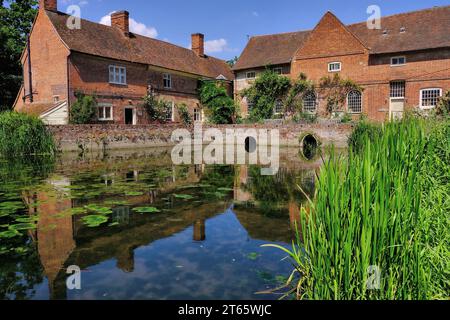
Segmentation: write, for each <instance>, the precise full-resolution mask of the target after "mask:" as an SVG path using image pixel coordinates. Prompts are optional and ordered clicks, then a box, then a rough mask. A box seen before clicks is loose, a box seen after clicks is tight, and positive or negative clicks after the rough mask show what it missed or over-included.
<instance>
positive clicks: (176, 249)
mask: <svg viewBox="0 0 450 320" xmlns="http://www.w3.org/2000/svg"><path fill="white" fill-rule="evenodd" d="M24 162H25V163H21V162H20V161H14V162H6V161H3V162H0V179H1V180H0V298H1V299H277V298H278V297H279V295H277V294H272V293H263V294H260V293H258V292H261V291H267V290H268V289H273V288H276V287H278V286H280V285H281V284H283V283H284V282H285V281H286V278H287V277H288V276H289V274H290V272H291V271H292V268H293V267H292V265H291V263H290V261H289V259H286V255H285V254H284V253H282V252H281V251H279V250H277V249H272V248H262V247H261V245H263V244H267V243H276V244H281V245H284V246H286V247H288V246H289V244H290V243H291V241H292V239H293V237H294V236H295V233H294V226H295V222H296V221H298V219H299V217H298V212H299V206H300V205H301V203H304V202H305V195H304V193H306V194H310V195H311V194H312V193H313V192H314V183H315V175H316V173H317V171H318V168H319V167H320V165H321V161H320V160H315V161H306V160H303V159H302V158H301V156H300V155H299V154H298V149H282V150H280V170H279V172H278V174H277V175H276V176H261V175H260V168H258V167H257V166H247V165H236V166H226V165H220V166H219V165H211V166H208V165H192V166H174V165H172V161H171V158H170V150H169V149H152V150H145V151H142V150H139V151H120V152H109V153H107V154H89V155H83V156H80V155H76V154H63V155H62V156H61V157H59V158H58V159H57V160H56V161H46V160H45V159H32V160H29V161H24ZM298 186H300V187H301V188H302V189H303V192H304V193H303V192H302V191H300V188H299V187H298ZM71 265H76V266H79V267H80V268H81V270H82V272H81V289H80V290H68V289H67V286H66V279H67V277H68V274H67V273H66V271H67V268H68V267H69V266H71Z"/></svg>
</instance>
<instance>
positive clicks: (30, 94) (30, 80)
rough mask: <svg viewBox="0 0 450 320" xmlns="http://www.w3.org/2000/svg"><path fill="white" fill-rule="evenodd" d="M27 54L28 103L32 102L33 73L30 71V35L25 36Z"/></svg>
mask: <svg viewBox="0 0 450 320" xmlns="http://www.w3.org/2000/svg"><path fill="white" fill-rule="evenodd" d="M27 54H28V87H29V90H30V92H29V94H28V95H29V97H30V103H33V79H32V77H33V74H32V72H31V49H30V36H28V38H27Z"/></svg>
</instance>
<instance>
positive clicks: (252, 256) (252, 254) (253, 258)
mask: <svg viewBox="0 0 450 320" xmlns="http://www.w3.org/2000/svg"><path fill="white" fill-rule="evenodd" d="M259 256H260V254H258V253H256V252H250V253H249V254H248V255H247V258H248V259H250V260H256V259H258V258H259Z"/></svg>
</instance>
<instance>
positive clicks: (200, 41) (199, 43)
mask: <svg viewBox="0 0 450 320" xmlns="http://www.w3.org/2000/svg"><path fill="white" fill-rule="evenodd" d="M191 38H192V45H191V47H192V51H194V52H195V54H196V55H197V56H199V57H204V56H205V36H204V35H203V34H201V33H194V34H193V35H192V36H191Z"/></svg>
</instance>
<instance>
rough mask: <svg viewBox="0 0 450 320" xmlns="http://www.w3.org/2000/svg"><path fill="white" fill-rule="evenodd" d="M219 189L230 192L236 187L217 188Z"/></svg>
mask: <svg viewBox="0 0 450 320" xmlns="http://www.w3.org/2000/svg"><path fill="white" fill-rule="evenodd" d="M217 191H226V192H229V191H234V189H232V188H217Z"/></svg>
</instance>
